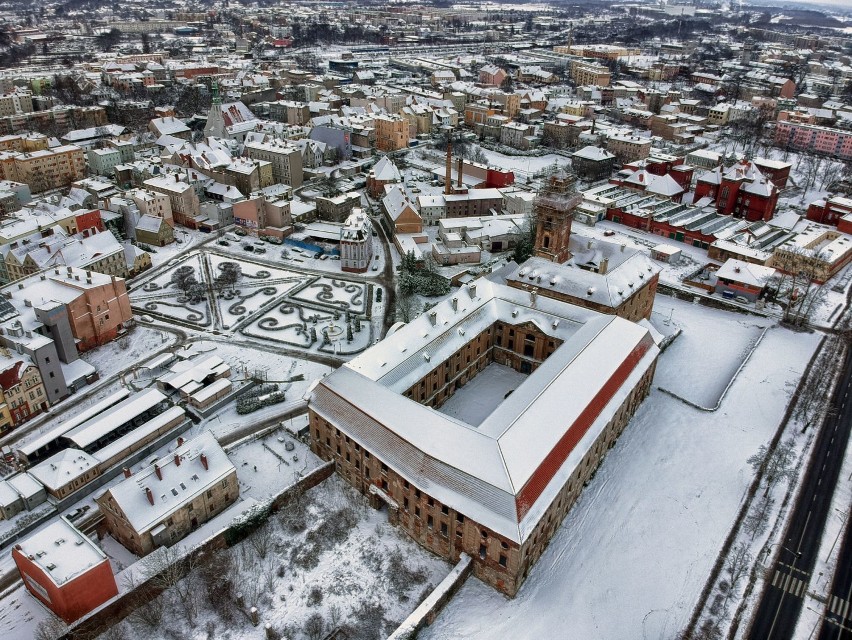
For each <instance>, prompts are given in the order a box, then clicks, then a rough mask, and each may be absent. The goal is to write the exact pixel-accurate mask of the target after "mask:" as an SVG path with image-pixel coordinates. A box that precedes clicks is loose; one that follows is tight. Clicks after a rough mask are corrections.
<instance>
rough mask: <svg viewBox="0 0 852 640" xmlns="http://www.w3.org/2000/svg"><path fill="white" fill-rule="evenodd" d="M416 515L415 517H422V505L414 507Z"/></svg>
mask: <svg viewBox="0 0 852 640" xmlns="http://www.w3.org/2000/svg"><path fill="white" fill-rule="evenodd" d="M414 517H415V518H419V517H420V507H414Z"/></svg>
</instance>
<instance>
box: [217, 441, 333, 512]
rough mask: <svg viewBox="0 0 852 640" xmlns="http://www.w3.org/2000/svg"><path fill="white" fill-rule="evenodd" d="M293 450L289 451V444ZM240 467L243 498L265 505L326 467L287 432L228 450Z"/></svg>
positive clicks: (306, 447)
mask: <svg viewBox="0 0 852 640" xmlns="http://www.w3.org/2000/svg"><path fill="white" fill-rule="evenodd" d="M288 443H289V444H292V446H293V449H292V450H290V451H287V445H288ZM228 457H229V458H230V459H231V462H233V463H234V466H235V467H236V468H237V474H238V476H239V481H240V495H242V496H250V497H252V498H254V499H255V500H257V501H258V502H262V501H263V500H266V499H267V498H269V497H270V496H274V495H277V494H278V493H280V491H281V490H282V489H283V488H284V487H287V486H289V485H291V484H293V483H294V482H296V481H297V480H298V479H299V478H300V477H303V476H304V475H306V474H307V473H310V472H311V471H313V470H314V469H316V468H317V467H318V466H320V465H321V464H322V460H320V459H319V458H318V457H317V456H315V455H314V454H313V453H311V450H310V449H309V448H308V446H307V445H306V444H304V443H302V442H300V441H298V440H296V439H294V438H292V437H290V435H289V434H287V433H286V432H285V431H284V430H283V429H280V430H278V431H275V432H273V433H271V434H269V435H268V436H266V437H264V438H261V439H259V440H254V441H251V442H247V443H246V444H243V445H240V446H239V447H236V448H234V449H231V450H229V451H228Z"/></svg>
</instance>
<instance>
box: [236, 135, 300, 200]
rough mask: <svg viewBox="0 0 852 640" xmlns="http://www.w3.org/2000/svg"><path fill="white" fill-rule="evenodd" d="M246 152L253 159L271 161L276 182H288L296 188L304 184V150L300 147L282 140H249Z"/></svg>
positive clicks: (287, 183)
mask: <svg viewBox="0 0 852 640" xmlns="http://www.w3.org/2000/svg"><path fill="white" fill-rule="evenodd" d="M244 153H245V155H246V157H248V158H251V159H252V160H261V161H265V162H269V163H270V164H271V165H272V179H273V181H274V183H275V184H286V185H289V186H290V187H292V188H294V189H295V188H296V187H300V186H301V185H302V180H303V178H304V173H303V170H302V152H301V151H300V150H299V148H298V147H296V146H294V145H292V144H290V143H288V142H283V141H281V140H273V141H269V142H254V141H249V142H247V143H246V144H245V152H244Z"/></svg>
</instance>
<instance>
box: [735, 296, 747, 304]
mask: <svg viewBox="0 0 852 640" xmlns="http://www.w3.org/2000/svg"><path fill="white" fill-rule="evenodd" d="M734 300H736V301H737V302H739V303H740V304H751V300H749V299H748V298H746V297H745V296H736V297H734Z"/></svg>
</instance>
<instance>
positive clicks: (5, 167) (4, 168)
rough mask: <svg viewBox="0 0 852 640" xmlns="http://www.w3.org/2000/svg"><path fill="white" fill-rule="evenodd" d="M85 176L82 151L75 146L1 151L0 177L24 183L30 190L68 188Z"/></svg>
mask: <svg viewBox="0 0 852 640" xmlns="http://www.w3.org/2000/svg"><path fill="white" fill-rule="evenodd" d="M85 176H86V157H85V154H84V153H83V150H82V149H81V148H80V147H77V146H74V145H65V146H61V147H54V148H52V149H42V150H40V151H32V152H25V153H17V152H6V153H2V154H0V179H3V180H14V181H16V182H23V183H24V184H27V185H29V187H30V191H32V192H33V193H40V192H42V191H50V190H52V189H61V188H67V187H70V186H71V184H72V183H73V182H75V181H77V180H81V179H83V178H85Z"/></svg>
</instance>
